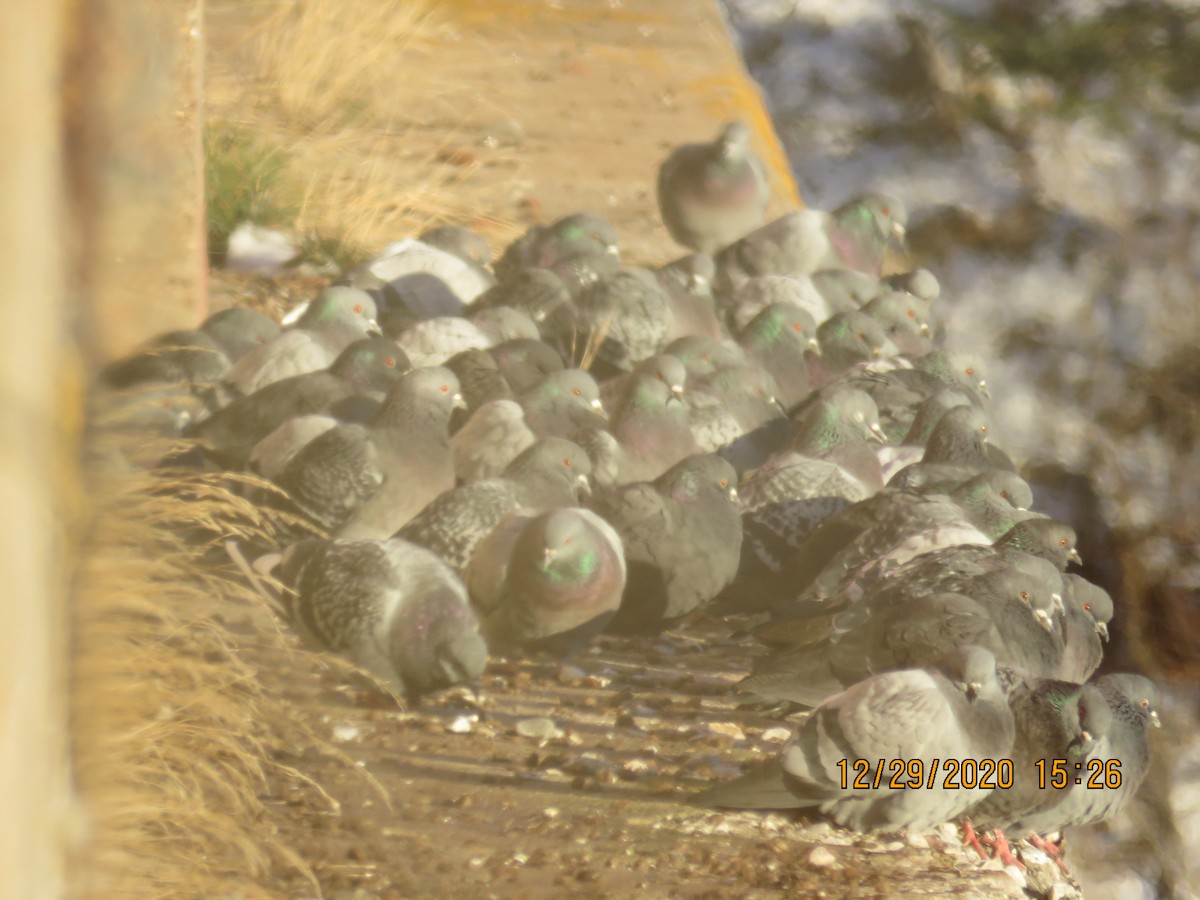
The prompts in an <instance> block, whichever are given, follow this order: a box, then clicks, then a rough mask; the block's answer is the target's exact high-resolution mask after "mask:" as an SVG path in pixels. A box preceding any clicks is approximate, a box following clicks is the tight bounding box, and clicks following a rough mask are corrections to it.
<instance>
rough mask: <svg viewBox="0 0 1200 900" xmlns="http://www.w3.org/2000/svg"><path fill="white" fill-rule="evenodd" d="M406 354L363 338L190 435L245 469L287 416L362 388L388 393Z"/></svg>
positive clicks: (324, 407) (320, 409) (405, 367)
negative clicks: (319, 367)
mask: <svg viewBox="0 0 1200 900" xmlns="http://www.w3.org/2000/svg"><path fill="white" fill-rule="evenodd" d="M411 368H412V367H411V366H410V365H409V362H408V358H407V357H406V356H405V355H404V353H403V351H401V350H400V348H398V347H397V346H396V345H395V344H394V343H392V342H391V341H389V340H387V339H386V338H365V339H363V340H361V341H355V342H354V343H353V344H351V345H350V346H349V347H347V348H346V349H345V350H343V351H342V353H341V355H339V356H338V358H337V359H336V360H334V362H333V365H332V366H330V367H329V368H328V369H323V370H320V371H317V372H306V373H304V374H302V375H293V376H292V377H290V378H283V379H281V380H279V381H275V382H272V383H271V384H268V385H266V386H265V387H263V388H261V389H260V390H258V391H255V392H254V393H253V394H250V395H249V396H247V397H241V398H239V399H237V400H234V401H233V402H232V403H230V404H229V405H227V406H225V407H223V408H222V409H219V410H217V411H216V412H215V413H213V414H212V415H211V416H209V417H208V418H207V419H205V420H204V421H203V422H201V423H199V425H197V426H196V428H195V429H194V430H193V431H192V436H193V437H195V438H196V440H197V441H198V442H199V443H200V444H201V445H202V446H204V447H205V448H206V449H207V450H208V452H209V453H211V455H212V456H213V457H214V458H215V459H217V460H218V461H219V462H220V463H221V464H222V465H224V466H225V467H226V468H229V469H242V468H245V466H246V463H247V460H248V458H249V455H250V452H251V451H252V450H253V449H254V447H255V445H256V444H258V443H259V442H260V441H262V440H263V439H264V438H266V437H267V436H268V435H269V434H271V432H273V431H275V430H276V429H278V428H279V427H280V426H281V425H282V424H284V422H286V421H287V420H288V419H291V418H294V417H296V416H307V415H311V414H314V413H324V412H327V411H328V410H329V408H330V407H332V406H333V405H334V404H335V403H337V402H338V401H341V400H344V399H346V398H347V397H351V396H353V395H355V394H358V393H366V392H372V391H379V392H384V391H387V390H388V388H389V387H391V385H392V383H393V382H395V380H396V379H397V378H399V377H400V376H401V375H403V374H404V373H405V372H407V371H409V369H411Z"/></svg>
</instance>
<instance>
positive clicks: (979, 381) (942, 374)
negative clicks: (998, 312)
mask: <svg viewBox="0 0 1200 900" xmlns="http://www.w3.org/2000/svg"><path fill="white" fill-rule="evenodd" d="M913 366H914V367H915V368H917V369H919V370H920V371H922V372H924V373H926V374H927V375H932V376H933V377H934V378H936V379H937V380H938V381H942V382H944V383H946V384H947V385H950V386H952V387H959V388H965V389H966V390H968V391H971V392H972V393H974V394H979V395H980V396H983V397H986V396H988V389H987V371H986V369H985V368H984V364H983V359H982V358H981V357H980V356H979V355H978V354H977V353H973V352H971V351H970V350H934V351H933V352H932V353H926V354H925V355H924V356H922V357H918V358H917V360H916V361H915V362H914V363H913Z"/></svg>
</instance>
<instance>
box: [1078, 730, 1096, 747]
mask: <svg viewBox="0 0 1200 900" xmlns="http://www.w3.org/2000/svg"><path fill="white" fill-rule="evenodd" d="M1076 742H1077V743H1079V744H1090V743H1091V742H1092V733H1091V732H1090V731H1081V732H1079V737H1078V738H1077V739H1076Z"/></svg>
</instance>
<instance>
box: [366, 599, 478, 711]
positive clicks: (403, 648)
mask: <svg viewBox="0 0 1200 900" xmlns="http://www.w3.org/2000/svg"><path fill="white" fill-rule="evenodd" d="M389 638H390V643H391V654H390V655H391V659H392V661H393V664H394V665H395V667H396V670H397V673H398V674H399V675H400V678H401V680H402V681H403V683H404V687H405V690H406V693H407V694H408V695H409V696H410V697H415V696H419V695H420V694H424V693H427V692H428V691H434V690H437V689H438V688H443V687H449V686H450V685H455V684H466V683H470V682H472V681H474V680H475V679H477V678H478V677H479V676H480V675H482V674H483V670H484V669H485V668H486V667H487V644H486V643H485V642H484V639H483V636H482V635H480V633H479V623H478V622H477V621H476V618H475V613H474V612H473V611H472V609H471V607H470V606H468V605H467V604H465V603H464V602H463V601H462V599H461V597H460V596H459V595H458V594H457V593H456V592H455V589H454V587H453V586H451V585H441V584H437V585H432V586H430V588H429V589H428V590H427V591H426V592H425V593H423V594H422V596H421V597H419V598H415V599H414V600H413V601H412V608H411V609H410V610H408V611H407V615H404V616H396V617H395V619H394V624H393V626H392V630H391V634H390V636H389Z"/></svg>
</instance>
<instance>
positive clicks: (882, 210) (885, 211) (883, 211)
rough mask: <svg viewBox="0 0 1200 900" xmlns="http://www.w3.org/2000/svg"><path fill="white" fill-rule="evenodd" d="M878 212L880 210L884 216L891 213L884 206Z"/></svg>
mask: <svg viewBox="0 0 1200 900" xmlns="http://www.w3.org/2000/svg"><path fill="white" fill-rule="evenodd" d="M880 212H882V213H883V214H884V215H885V216H890V215H891V214H892V211H891V209H889V208H888V207H886V206H885V207H884V208H883V209H881V210H880Z"/></svg>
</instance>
